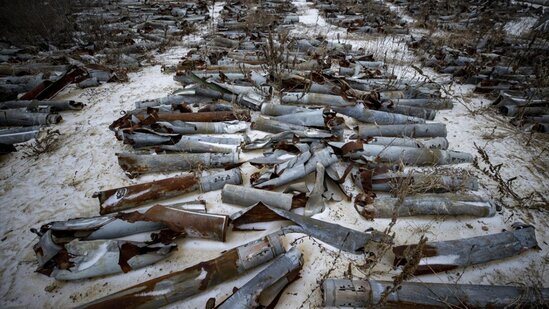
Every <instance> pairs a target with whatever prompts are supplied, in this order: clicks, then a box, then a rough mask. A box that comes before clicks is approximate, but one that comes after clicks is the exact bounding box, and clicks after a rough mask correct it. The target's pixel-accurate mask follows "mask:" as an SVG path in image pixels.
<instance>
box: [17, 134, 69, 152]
mask: <svg viewBox="0 0 549 309" xmlns="http://www.w3.org/2000/svg"><path fill="white" fill-rule="evenodd" d="M60 137H61V133H60V132H59V130H53V129H45V130H40V132H38V135H37V136H36V138H35V140H34V141H33V142H31V143H30V144H24V145H23V153H24V155H25V157H36V156H39V155H40V154H43V153H48V152H52V151H54V150H55V149H57V148H58V146H59V138H60Z"/></svg>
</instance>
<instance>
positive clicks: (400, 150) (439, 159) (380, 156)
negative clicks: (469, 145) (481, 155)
mask: <svg viewBox="0 0 549 309" xmlns="http://www.w3.org/2000/svg"><path fill="white" fill-rule="evenodd" d="M345 156H346V157H348V158H350V159H351V160H355V161H373V162H387V163H399V162H402V163H404V164H406V165H417V166H422V165H446V164H459V163H466V162H473V156H472V155H471V154H469V153H466V152H460V151H453V150H441V149H429V148H412V147H400V146H385V145H369V144H366V145H364V146H363V147H362V149H360V150H357V151H353V152H351V153H348V154H347V155H345Z"/></svg>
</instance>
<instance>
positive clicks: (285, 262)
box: [216, 247, 303, 309]
mask: <svg viewBox="0 0 549 309" xmlns="http://www.w3.org/2000/svg"><path fill="white" fill-rule="evenodd" d="M302 267H303V256H302V254H301V252H300V251H299V250H298V249H297V248H296V247H292V248H290V250H288V252H286V253H284V254H283V255H280V256H278V257H277V258H276V259H275V260H274V261H273V262H272V263H271V264H270V265H269V266H267V268H265V269H264V270H262V271H261V272H260V273H258V274H257V275H256V276H255V277H254V278H252V280H250V281H248V282H246V284H245V285H244V286H242V287H241V288H240V289H239V290H238V291H236V292H235V293H234V294H233V295H231V296H230V297H229V298H227V299H226V300H225V301H223V302H222V303H221V304H219V306H217V307H216V308H217V309H232V308H242V309H252V308H274V305H275V304H276V300H277V295H279V294H280V293H281V292H282V291H283V290H284V288H286V287H287V286H288V285H289V284H290V283H292V282H293V281H295V280H297V279H298V278H299V272H300V271H301V268H302Z"/></svg>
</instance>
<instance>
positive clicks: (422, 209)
mask: <svg viewBox="0 0 549 309" xmlns="http://www.w3.org/2000/svg"><path fill="white" fill-rule="evenodd" d="M395 211H396V213H397V215H398V216H399V217H409V216H423V215H427V216H435V215H449V216H475V217H492V216H494V215H495V214H496V204H495V203H494V202H493V201H491V200H486V199H483V198H481V197H478V196H475V195H471V194H465V193H461V194H455V193H451V194H420V195H413V196H406V197H404V199H402V200H401V199H399V198H379V199H375V200H374V204H370V205H367V206H365V208H364V210H363V213H364V216H369V217H374V218H391V217H392V216H393V214H394V213H395Z"/></svg>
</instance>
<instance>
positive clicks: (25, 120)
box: [0, 109, 63, 127]
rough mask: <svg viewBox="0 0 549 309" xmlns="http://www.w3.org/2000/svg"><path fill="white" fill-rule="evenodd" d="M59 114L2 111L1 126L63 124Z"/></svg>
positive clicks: (13, 110) (0, 114) (0, 113)
mask: <svg viewBox="0 0 549 309" xmlns="http://www.w3.org/2000/svg"><path fill="white" fill-rule="evenodd" d="M62 119H63V118H62V117H61V115H58V114H50V113H29V112H27V111H24V110H20V109H7V110H0V126H24V127H26V126H36V125H50V124H56V123H59V122H61V120H62Z"/></svg>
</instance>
